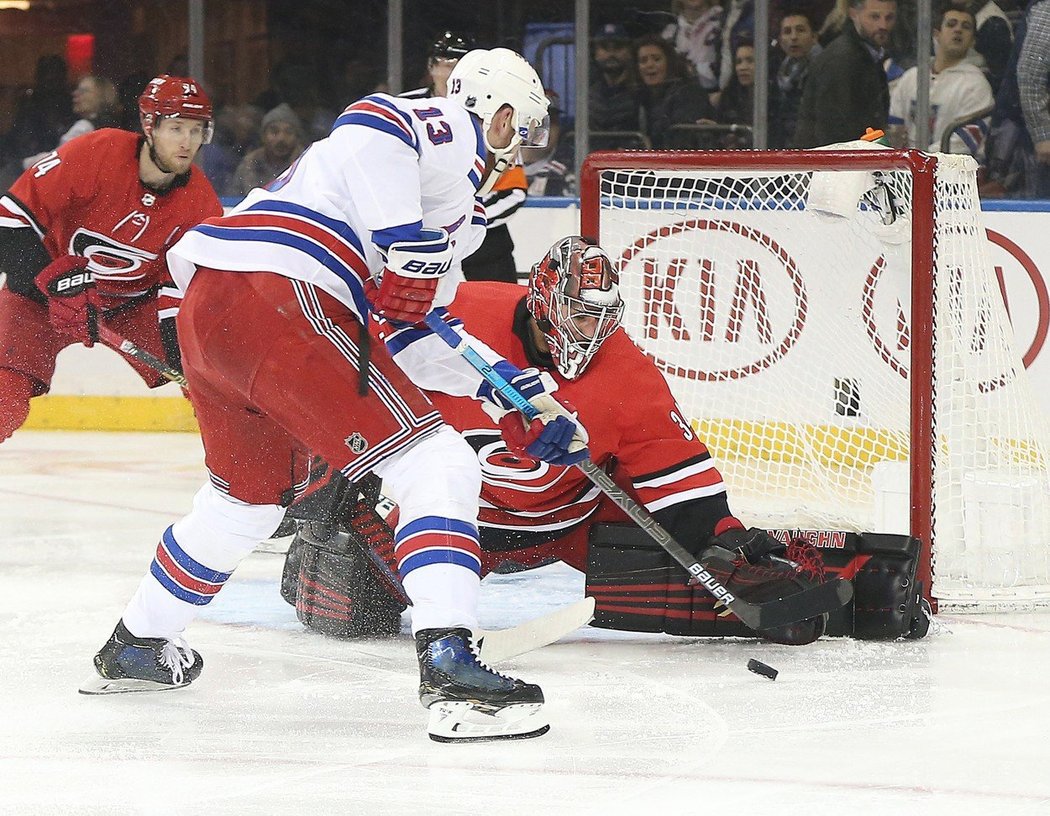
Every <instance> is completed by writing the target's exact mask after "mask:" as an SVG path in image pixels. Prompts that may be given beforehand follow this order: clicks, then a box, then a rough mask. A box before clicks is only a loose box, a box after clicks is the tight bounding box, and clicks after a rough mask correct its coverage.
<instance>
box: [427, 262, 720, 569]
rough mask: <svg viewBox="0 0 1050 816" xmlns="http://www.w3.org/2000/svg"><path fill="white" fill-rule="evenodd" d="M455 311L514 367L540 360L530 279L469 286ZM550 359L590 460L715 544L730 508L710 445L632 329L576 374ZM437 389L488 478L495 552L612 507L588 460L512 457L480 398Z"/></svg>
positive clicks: (556, 532)
mask: <svg viewBox="0 0 1050 816" xmlns="http://www.w3.org/2000/svg"><path fill="white" fill-rule="evenodd" d="M449 311H450V312H451V313H452V314H454V315H456V316H457V317H459V318H461V319H462V320H463V322H464V324H465V326H466V329H467V331H469V332H470V334H472V335H473V336H474V337H477V338H478V339H479V340H481V341H483V342H484V343H486V344H487V345H488V346H489V347H491V348H493V349H496V350H498V351H499V352H500V353H501V354H504V355H506V357H507V359H508V360H509V361H510V362H512V363H513V364H514V365H516V366H518V367H520V368H525V367H528V366H535V365H537V360H536V359H530V358H529V355H528V354H527V352H526V348H527V347H528V342H527V340H526V338H527V332H528V325H527V324H528V321H529V320H530V318H529V315H528V312H527V310H526V307H525V290H524V289H523V288H522V287H520V286H517V285H514V284H501V283H466V284H463V285H461V286H460V288H459V291H458V293H457V295H456V299H455V301H454V302H453V303H452V305H450V306H449ZM545 368H546V370H547V371H548V373H550V374H551V376H552V377H554V379H555V381H556V382H557V383H558V386H559V388H558V391H557V394H558V396H559V398H560V399H562V400H565V401H567V402H569V403H571V404H572V405H573V406H574V407H575V408H576V409H577V410H578V411H579V416H580V419H581V421H582V422H583V425H584V427H585V428H586V429H587V432H588V434H589V436H590V442H589V445H588V447H589V448H590V452H591V458H592V460H593V461H594V462H595V463H597V464H598V465H600V466H602V467H604V468H606V469H607V470H610V471H611V472H612V473H613V475H614V478H616V480H617V482H618V483H619V484H620V485H621V486H622V487H624V488H625V489H628V490H630V491H632V492H633V493H634V495H635V497H636V498H637V499H638V500H639V501H640V502H641V503H642V504H643V505H645V507H646V508H647V509H648V510H649V512H651V513H653V514H654V515H655V516H656V517H657V519H658V520H659V521H660V522H661V523H662V524H664V526H665V527H667V528H668V530H669V531H670V532H671V533H672V534H674V535H676V537H678V536H680V539H679V540H680V541H682V543H683V545H685V546H688V545H689V544H690V543H693V542H697V543H699V542H702V541H705V540H706V537H707V536H708V535H710V534H711V532H712V531H713V528H714V525H715V524H716V523H717V521H718V520H719V519H721V518H724V517H725V516H728V515H730V513H729V510H728V506H727V502H726V495H725V486H724V484H723V482H722V476H721V474H720V473H719V472H718V470H717V468H716V467H715V466H714V462H713V461H712V459H711V455H710V454H709V453H708V450H707V448H706V446H705V445H704V444H703V443H702V442H701V441H700V440H699V439H697V438H696V435H695V434H694V433H693V431H692V429H691V428H690V427H689V425H688V423H687V422H686V420H685V419H684V418H683V417H682V413H681V410H680V409H679V407H678V405H677V404H676V403H675V400H674V397H673V396H672V395H671V392H670V390H669V389H668V387H667V383H666V382H665V380H664V378H663V376H662V375H661V374H660V372H659V371H658V370H657V368H656V366H655V365H654V364H653V363H652V361H650V360H649V359H648V358H647V357H646V356H645V355H644V354H643V353H642V352H641V350H639V349H638V347H637V346H635V345H634V343H632V342H631V340H630V339H629V338H628V337H627V334H626V333H625V332H624V331H623V329H618V330H617V331H616V332H615V333H614V334H613V335H612V336H611V337H609V339H608V340H606V341H605V343H604V344H603V345H602V347H601V349H600V350H599V351H598V354H597V355H596V356H595V358H594V360H593V361H592V362H591V364H590V366H589V367H588V368H587V370H586V371H585V372H584V373H583V374H582V375H581V376H579V377H578V378H577V379H575V380H568V379H566V378H565V377H563V376H561V375H560V374H559V373H558V372H557V370H555V369H554V368H553V366H547V367H545ZM430 397H431V399H432V400H433V401H434V403H435V404H436V405H437V406H438V408H439V409H440V410H441V413H442V416H443V417H444V418H445V421H446V422H448V423H449V424H450V425H452V426H453V427H455V428H456V429H457V430H458V431H460V432H461V433H462V434H463V435H464V436H465V437H466V439H467V440H468V441H469V442H470V444H471V445H472V446H473V447H474V449H475V450H476V451H477V452H478V457H479V459H480V461H481V467H482V477H483V479H484V482H483V486H482V493H481V513H480V517H479V523H480V526H481V528H482V529H481V532H482V541H483V544H484V545H485V548H486V549H491V550H509V549H517V548H521V547H531V546H536V545H540V544H545V543H547V542H551V541H554V540H556V539H559V538H561V537H562V536H564V535H566V534H567V533H568V532H569V531H571V530H572V529H574V528H576V527H578V526H580V525H581V524H582V523H583V522H585V521H595V520H598V519H599V516H600V515H603V514H600V513H599V508H600V507H602V504H603V497H602V494H601V493H600V492H599V491H598V489H597V488H596V487H595V486H594V485H593V484H592V483H591V482H590V480H588V479H587V477H586V476H584V475H583V473H582V472H580V471H579V470H578V469H576V468H574V467H569V468H565V467H555V466H552V465H548V464H546V463H543V462H538V463H537V462H533V461H523V460H522V459H519V458H518V457H516V456H514V455H513V454H511V453H510V452H509V451H508V450H507V448H506V446H505V445H504V443H503V440H502V438H501V436H500V431H499V428H498V427H497V426H496V425H495V423H494V422H493V421H492V420H491V419H490V418H489V417H488V416H487V415H486V414H485V412H484V411H482V410H481V408H480V404H479V403H478V402H477V401H476V400H469V399H462V398H458V399H457V398H452V397H448V396H446V395H444V394H437V393H432V394H430ZM605 520H608V519H605Z"/></svg>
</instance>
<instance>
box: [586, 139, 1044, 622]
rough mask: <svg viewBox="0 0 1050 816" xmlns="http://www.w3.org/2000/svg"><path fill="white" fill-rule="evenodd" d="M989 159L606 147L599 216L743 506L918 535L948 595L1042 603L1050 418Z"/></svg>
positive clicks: (597, 223)
mask: <svg viewBox="0 0 1050 816" xmlns="http://www.w3.org/2000/svg"><path fill="white" fill-rule="evenodd" d="M975 169H976V165H975V163H974V162H973V160H972V159H971V158H969V157H968V156H945V155H936V156H931V155H927V154H923V153H920V152H917V151H893V150H884V149H877V150H876V149H866V150H814V151H731V152H724V151H720V152H657V151H651V152H650V151H644V152H642V151H640V152H606V153H594V154H592V155H590V156H589V157H588V159H587V161H586V162H585V163H584V167H583V171H582V174H581V188H580V193H581V198H580V205H581V219H582V232H583V234H584V235H585V236H591V237H596V238H598V240H599V241H600V243H601V245H602V246H603V247H604V248H605V249H606V251H607V252H608V253H609V255H610V256H611V257H612V258H613V259H614V260H616V261H617V265H618V267H619V270H620V276H621V289H622V293H623V298H624V301H625V302H626V312H625V316H624V326H625V328H626V330H627V332H628V334H629V335H630V336H631V338H632V339H633V340H634V341H635V343H637V344H638V345H639V346H640V347H641V348H642V349H643V350H644V351H645V352H646V354H647V355H648V356H649V357H650V358H652V359H653V360H654V361H655V362H656V364H657V365H658V366H659V368H660V369H661V370H662V371H663V373H664V375H665V376H666V377H667V380H668V382H669V383H670V386H671V389H672V391H673V392H674V394H675V397H676V399H677V401H678V403H679V406H680V408H681V409H682V411H683V413H684V414H685V419H686V420H687V421H688V422H689V423H690V424H691V425H692V427H693V428H694V429H695V430H696V432H697V434H698V435H699V437H700V438H701V439H702V440H703V441H705V442H706V443H707V445H708V446H709V448H710V449H711V451H712V454H713V456H714V457H715V460H716V462H717V464H718V466H719V468H720V469H721V470H722V473H723V476H724V477H725V481H726V484H727V487H728V490H729V500H730V506H731V507H732V508H733V509H734V511H735V513H736V514H737V515H739V516H741V517H742V518H743V519H744V520H745V523H748V524H758V525H764V526H767V527H777V528H793V529H817V530H819V529H831V530H837V529H845V530H855V531H875V532H897V533H904V532H907V533H911V534H912V535H914V536H915V537H917V538H918V539H920V540H921V541H922V543H923V550H924V556H923V564H922V565H921V567H920V570H919V580H923V581H924V582H925V583H924V586H925V588H926V593H927V595H928V596H930V595H931V594H932V597H933V599H934V600H935V602H936V603H938V604H939V605H940V606H941V607H944V606H945V605H950V606H951V607H952V608H967V607H969V608H978V609H984V608H1005V609H1008V608H1011V607H1031V606H1034V605H1046V604H1050V555H1048V554H1050V479H1048V461H1050V460H1048V454H1050V444H1048V440H1050V436H1048V426H1047V422H1046V419H1045V417H1044V416H1043V415H1042V414H1041V411H1040V409H1039V407H1038V406H1037V404H1036V401H1035V398H1034V395H1033V393H1032V390H1031V386H1030V385H1029V382H1028V380H1027V376H1026V374H1025V371H1024V367H1023V365H1022V362H1021V358H1020V355H1019V354H1018V353H1016V351H1015V349H1014V342H1013V334H1012V329H1011V327H1010V324H1009V318H1008V315H1007V312H1006V307H1005V302H1004V299H1003V296H1002V290H1001V289H1000V283H999V280H998V278H997V276H996V273H995V270H994V268H993V267H992V265H991V262H990V260H989V257H988V254H987V251H986V238H985V231H984V228H983V227H982V226H981V223H980V215H979V213H980V204H979V201H978V198H977V189H976V177H975ZM626 376H629V374H626ZM644 398H645V396H644V394H643V395H639V399H642V400H644ZM931 576H932V589H931Z"/></svg>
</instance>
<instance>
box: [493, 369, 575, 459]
mask: <svg viewBox="0 0 1050 816" xmlns="http://www.w3.org/2000/svg"><path fill="white" fill-rule="evenodd" d="M493 368H494V369H495V370H496V372H497V373H499V374H500V375H501V376H502V377H503V378H504V379H505V380H507V381H508V382H509V383H510V384H511V386H512V387H514V388H515V389H516V390H517V391H518V393H520V394H521V395H522V396H524V397H525V398H526V399H528V401H529V402H531V403H532V405H533V407H535V408H536V409H537V410H538V411H539V414H537V415H536V416H535V417H533V418H532V419H531V420H530V419H528V418H526V417H525V415H524V414H522V413H521V412H520V411H518V409H517V408H515V407H514V405H513V403H511V401H510V400H509V399H507V397H506V396H504V395H503V394H502V393H500V391H499V390H498V389H496V388H494V387H493V386H492V385H491V384H490V383H488V382H486V383H484V384H482V386H481V388H480V389H479V390H478V394H477V396H478V398H479V399H480V400H481V407H482V409H483V410H484V411H485V413H486V414H488V415H489V416H490V417H491V418H492V420H493V422H495V423H496V424H498V425H499V428H500V433H501V434H502V436H503V441H504V442H505V443H506V445H507V449H508V450H509V451H510V452H511V453H513V454H514V455H515V456H519V457H522V458H525V459H535V460H539V461H542V462H547V463H548V464H551V465H558V466H561V467H568V466H570V465H575V464H577V463H579V462H582V461H584V460H585V459H587V458H588V456H589V455H590V453H589V451H588V450H587V431H586V430H585V429H584V427H583V425H581V424H580V422H579V420H578V419H577V416H576V411H575V409H574V408H573V407H572V406H571V405H569V404H568V403H564V402H561V401H559V400H558V399H556V398H555V397H554V396H552V392H554V391H556V390H557V388H558V385H557V383H555V382H554V380H553V379H552V378H551V376H550V375H549V374H545V373H544V374H541V373H540V372H539V371H538V370H537V369H535V368H527V369H525V370H524V371H521V370H520V369H518V368H517V367H516V366H514V365H512V364H511V363H508V362H507V361H506V360H503V361H500V362H498V363H496V364H495V365H494V366H493Z"/></svg>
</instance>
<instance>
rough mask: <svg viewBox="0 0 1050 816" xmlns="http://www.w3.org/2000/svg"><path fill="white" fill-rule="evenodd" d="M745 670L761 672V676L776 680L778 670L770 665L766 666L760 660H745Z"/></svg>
mask: <svg viewBox="0 0 1050 816" xmlns="http://www.w3.org/2000/svg"><path fill="white" fill-rule="evenodd" d="M747 670H748V671H753V672H754V673H755V674H761V675H762V676H763V677H768V678H769V679H770V680H776V679H777V674H779V672H778V671H777V670H776V669H774V668H773V667H772V666H767V665H766V664H765V663H763V662H762V661H761V660H749V661H747Z"/></svg>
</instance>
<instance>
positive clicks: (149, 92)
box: [139, 74, 214, 144]
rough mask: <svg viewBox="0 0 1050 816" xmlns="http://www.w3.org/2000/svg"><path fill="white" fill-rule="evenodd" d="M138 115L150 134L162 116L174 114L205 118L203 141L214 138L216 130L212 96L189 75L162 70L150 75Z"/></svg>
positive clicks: (186, 117) (144, 130) (143, 126)
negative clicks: (174, 74) (152, 77)
mask: <svg viewBox="0 0 1050 816" xmlns="http://www.w3.org/2000/svg"><path fill="white" fill-rule="evenodd" d="M139 116H140V118H141V119H142V132H143V133H145V134H146V135H147V136H149V135H150V134H151V133H152V132H153V128H154V126H155V125H156V124H157V123H158V122H159V121H160V120H161V119H168V118H171V117H175V116H181V117H183V118H185V119H198V120H200V121H202V122H204V123H205V125H204V142H203V143H204V144H208V142H210V141H211V137H212V132H213V130H214V123H213V121H212V106H211V100H210V99H209V98H208V95H207V94H206V93H204V90H203V89H202V88H201V87H200V85H198V84H197V82H196V81H195V80H193V79H190V78H189V77H176V76H170V75H169V74H161V75H160V76H159V77H155V78H154V79H151V80H150V81H149V84H148V85H147V86H146V89H145V90H144V91H143V92H142V95H141V96H140V97H139Z"/></svg>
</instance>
